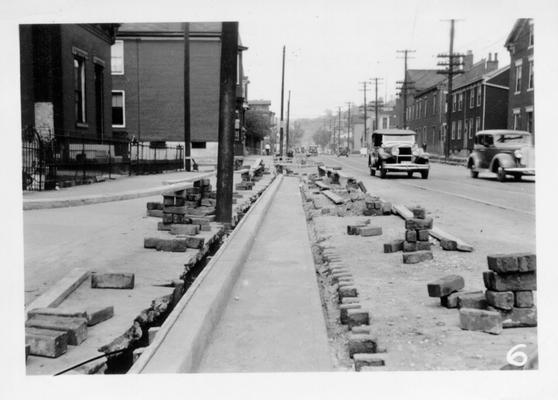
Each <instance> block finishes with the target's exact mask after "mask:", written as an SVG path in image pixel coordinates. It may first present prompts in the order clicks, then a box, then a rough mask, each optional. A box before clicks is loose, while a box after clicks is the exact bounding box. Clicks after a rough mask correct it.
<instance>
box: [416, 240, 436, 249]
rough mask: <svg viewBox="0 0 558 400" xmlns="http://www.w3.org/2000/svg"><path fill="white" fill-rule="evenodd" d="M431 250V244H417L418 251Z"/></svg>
mask: <svg viewBox="0 0 558 400" xmlns="http://www.w3.org/2000/svg"><path fill="white" fill-rule="evenodd" d="M431 248H432V247H431V244H430V242H417V251H421V250H430V249H431Z"/></svg>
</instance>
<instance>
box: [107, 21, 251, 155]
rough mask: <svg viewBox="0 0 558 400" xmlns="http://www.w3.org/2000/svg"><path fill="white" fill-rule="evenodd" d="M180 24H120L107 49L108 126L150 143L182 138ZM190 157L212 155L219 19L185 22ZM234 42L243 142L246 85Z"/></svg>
mask: <svg viewBox="0 0 558 400" xmlns="http://www.w3.org/2000/svg"><path fill="white" fill-rule="evenodd" d="M183 27H184V24H182V23H132V24H122V25H121V26H120V28H119V31H118V36H117V38H116V42H115V44H114V46H113V49H112V60H113V62H112V65H113V68H112V74H113V75H112V78H113V90H112V106H113V116H114V118H113V129H114V130H115V131H118V132H126V133H127V134H128V137H130V138H132V137H134V138H136V139H137V140H139V141H148V142H151V143H152V144H153V143H162V142H166V143H169V142H170V143H180V142H181V143H183V142H184V28H183ZM189 35H190V36H189V37H190V43H189V47H190V58H189V59H190V64H189V68H190V84H189V85H190V135H191V143H192V152H191V154H192V157H193V158H195V159H196V158H200V157H201V158H205V157H209V158H211V159H215V160H216V156H217V142H218V129H219V89H220V86H219V75H220V57H221V23H220V22H215V23H190V33H189ZM245 49H246V48H244V47H242V45H241V44H240V43H239V46H238V75H237V119H238V121H237V124H236V127H237V136H236V138H235V139H236V140H235V148H236V149H237V151H241V146H240V149H239V146H238V145H239V144H240V143H241V142H242V138H241V128H242V125H243V122H244V110H245V109H246V107H247V104H246V95H245V93H246V85H247V84H248V80H247V79H246V78H245V77H244V74H243V72H244V71H243V68H242V51H243V50H245Z"/></svg>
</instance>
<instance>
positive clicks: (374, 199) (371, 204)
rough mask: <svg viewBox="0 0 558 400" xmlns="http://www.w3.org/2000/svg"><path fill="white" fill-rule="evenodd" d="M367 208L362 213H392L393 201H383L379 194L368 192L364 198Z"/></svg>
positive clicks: (368, 214) (370, 214) (369, 214)
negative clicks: (373, 194) (374, 194)
mask: <svg viewBox="0 0 558 400" xmlns="http://www.w3.org/2000/svg"><path fill="white" fill-rule="evenodd" d="M364 205H365V209H364V210H363V211H362V214H363V215H365V216H378V215H390V214H391V203H389V202H386V201H382V200H380V198H379V197H378V196H372V195H370V194H368V193H366V196H365V198H364Z"/></svg>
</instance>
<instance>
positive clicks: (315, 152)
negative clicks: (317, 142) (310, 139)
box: [308, 145, 318, 156]
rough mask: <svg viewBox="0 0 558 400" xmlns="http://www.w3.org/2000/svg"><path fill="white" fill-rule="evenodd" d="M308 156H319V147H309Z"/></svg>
mask: <svg viewBox="0 0 558 400" xmlns="http://www.w3.org/2000/svg"><path fill="white" fill-rule="evenodd" d="M308 154H310V155H311V156H317V155H318V146H314V145H310V146H308Z"/></svg>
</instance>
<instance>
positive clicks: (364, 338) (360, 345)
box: [348, 333, 377, 358]
mask: <svg viewBox="0 0 558 400" xmlns="http://www.w3.org/2000/svg"><path fill="white" fill-rule="evenodd" d="M376 342H377V340H376V338H375V337H374V336H372V335H366V334H361V333H359V334H353V333H351V334H349V343H348V344H349V357H351V358H353V355H355V354H359V353H375V352H376Z"/></svg>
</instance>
